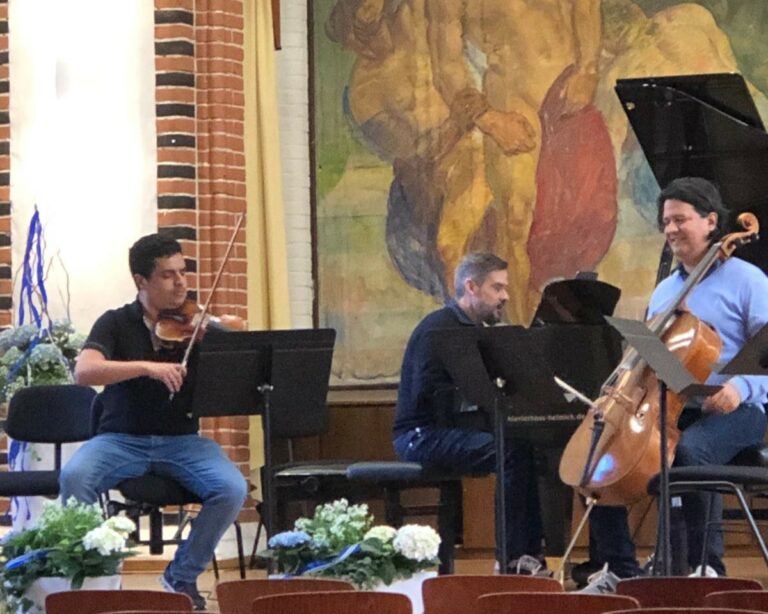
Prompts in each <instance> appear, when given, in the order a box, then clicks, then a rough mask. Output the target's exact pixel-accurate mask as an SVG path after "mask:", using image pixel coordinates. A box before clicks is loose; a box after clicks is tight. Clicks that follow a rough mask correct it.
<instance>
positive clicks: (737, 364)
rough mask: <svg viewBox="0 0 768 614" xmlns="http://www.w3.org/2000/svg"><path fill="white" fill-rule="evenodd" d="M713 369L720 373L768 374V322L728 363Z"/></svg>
mask: <svg viewBox="0 0 768 614" xmlns="http://www.w3.org/2000/svg"><path fill="white" fill-rule="evenodd" d="M714 370H715V371H716V372H717V373H720V374H721V375H768V324H766V325H765V326H763V327H762V328H761V329H760V330H759V331H757V334H756V335H755V336H754V337H752V338H751V339H750V340H749V341H747V343H746V344H745V345H744V347H743V348H741V350H739V352H738V353H737V354H736V356H734V357H733V358H731V360H730V361H729V362H728V364H726V365H725V366H718V367H715V369H714Z"/></svg>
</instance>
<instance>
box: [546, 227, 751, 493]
mask: <svg viewBox="0 0 768 614" xmlns="http://www.w3.org/2000/svg"><path fill="white" fill-rule="evenodd" d="M737 222H738V224H739V225H740V226H741V227H742V228H743V231H741V232H734V233H731V234H729V235H726V236H725V237H723V238H722V239H721V240H720V241H717V242H715V243H714V244H712V245H711V246H710V248H709V249H708V250H707V252H706V254H705V256H704V258H702V260H701V261H700V262H699V263H698V264H697V265H696V267H695V268H694V269H693V270H692V271H691V272H690V274H689V276H688V279H687V280H686V283H685V284H684V286H683V288H682V290H681V291H680V293H679V294H678V296H676V297H675V300H674V301H672V304H671V305H670V306H669V307H668V308H667V309H665V310H664V311H663V312H661V313H659V314H658V315H656V316H655V317H654V318H653V319H652V320H651V321H650V322H648V327H649V328H650V329H651V330H652V331H653V332H654V333H656V334H657V335H659V336H660V337H661V340H662V341H663V342H664V343H665V345H666V346H667V349H669V350H670V351H671V352H672V353H674V354H675V355H676V356H677V357H678V358H679V359H680V361H681V362H682V363H683V365H684V366H685V367H686V368H687V369H688V370H689V371H690V373H691V374H692V375H693V376H694V378H695V379H697V380H698V381H700V382H704V381H705V380H706V379H707V377H709V375H710V373H711V366H712V364H714V363H715V362H716V361H717V359H718V356H719V354H720V349H721V346H722V343H721V341H720V338H719V337H718V335H717V333H716V332H715V330H714V329H713V328H712V327H711V326H709V325H708V324H706V323H704V322H702V321H701V320H699V319H698V318H696V317H695V316H694V315H693V314H692V313H690V312H689V311H687V310H685V308H684V304H685V300H686V298H687V297H688V295H689V294H690V293H691V291H692V290H693V288H694V287H695V286H696V285H697V284H698V283H699V281H701V280H702V279H703V278H704V276H705V275H706V274H707V272H708V271H709V269H710V268H711V267H712V266H713V265H714V264H715V262H716V261H718V260H720V261H723V260H726V259H727V258H729V257H730V256H731V255H732V254H733V252H734V250H735V249H736V248H738V247H740V246H741V245H744V244H746V243H748V242H750V241H752V240H753V239H755V238H756V237H757V233H758V230H759V224H758V221H757V218H756V217H755V216H754V215H752V214H751V213H742V214H741V215H740V216H739V218H738V220H737ZM660 389H661V384H660V382H659V381H658V379H657V378H656V375H655V374H654V372H653V370H652V369H651V368H650V367H649V365H648V364H647V363H646V362H645V361H644V360H642V358H640V356H639V354H638V353H637V351H635V350H634V349H633V348H629V349H628V350H627V351H625V352H624V355H623V356H622V360H621V362H620V363H619V365H618V366H617V367H616V369H615V370H614V371H613V373H611V375H610V376H609V377H608V379H607V380H606V381H605V383H604V384H603V385H602V387H601V391H600V396H599V397H598V398H597V400H595V401H594V402H593V403H590V409H589V411H588V412H587V416H586V418H585V419H584V421H583V422H582V423H581V424H580V425H579V427H578V428H577V429H576V431H575V432H574V434H573V435H572V437H571V439H570V440H569V442H568V444H567V445H566V447H565V450H564V451H563V455H562V457H561V459H560V479H561V480H562V481H563V482H564V483H565V484H568V485H569V486H572V487H574V488H577V489H578V490H579V492H580V493H581V494H583V495H584V496H586V497H588V498H591V499H594V500H596V502H597V503H598V504H599V505H630V504H632V503H635V502H636V501H638V500H639V499H641V498H642V497H643V496H644V495H645V493H646V486H647V484H648V481H649V480H650V479H651V478H652V477H653V476H654V475H655V474H656V473H658V472H659V468H660V466H661V458H660V456H661V453H660V448H659V440H660V437H661V430H660V426H659V408H660ZM685 401H686V399H685V397H683V396H681V395H677V394H675V393H673V392H669V391H668V392H667V397H666V402H667V423H666V424H665V425H664V428H665V431H666V435H667V442H668V447H667V455H668V458H667V462H668V463H670V464H671V462H672V460H673V459H674V454H675V448H676V446H677V442H678V440H679V438H680V431H679V430H678V428H677V421H678V419H679V417H680V414H681V413H682V410H683V407H684V405H685ZM595 428H598V430H597V431H595V430H594V429H595Z"/></svg>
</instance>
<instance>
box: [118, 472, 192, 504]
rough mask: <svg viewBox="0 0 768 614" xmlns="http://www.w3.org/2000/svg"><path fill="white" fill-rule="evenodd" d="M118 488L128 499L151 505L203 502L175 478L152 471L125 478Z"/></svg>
mask: <svg viewBox="0 0 768 614" xmlns="http://www.w3.org/2000/svg"><path fill="white" fill-rule="evenodd" d="M117 489H118V490H119V491H120V492H121V493H122V495H123V496H124V497H125V498H126V499H129V500H131V501H141V502H144V503H149V504H150V505H158V506H163V505H187V504H189V503H202V500H201V499H200V497H198V496H196V495H195V494H193V493H192V492H190V491H188V490H187V489H186V488H184V487H183V486H182V485H181V484H179V483H178V482H177V481H176V480H174V479H173V478H169V477H166V476H162V475H154V474H151V473H148V474H147V475H143V476H141V477H138V478H130V479H128V480H123V481H122V482H120V483H119V484H118V485H117Z"/></svg>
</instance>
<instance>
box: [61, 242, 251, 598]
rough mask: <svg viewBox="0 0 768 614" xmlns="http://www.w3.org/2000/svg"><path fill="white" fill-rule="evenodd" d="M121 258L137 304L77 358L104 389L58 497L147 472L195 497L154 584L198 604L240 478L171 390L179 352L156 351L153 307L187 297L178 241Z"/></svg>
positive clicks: (242, 491) (79, 370) (98, 325)
mask: <svg viewBox="0 0 768 614" xmlns="http://www.w3.org/2000/svg"><path fill="white" fill-rule="evenodd" d="M128 261H129V266H130V271H131V274H132V276H133V280H134V282H135V284H136V289H137V291H138V296H137V297H136V300H135V301H134V302H133V303H128V304H127V305H124V306H122V307H119V308H117V309H111V310H109V311H107V312H106V313H104V314H103V315H102V316H101V317H99V318H98V319H97V320H96V322H95V324H94V325H93V328H92V329H91V332H90V334H89V335H88V339H87V340H86V342H85V345H84V346H83V350H82V351H81V352H80V355H79V356H78V359H77V365H76V367H75V379H76V381H77V383H79V384H84V385H87V386H104V391H103V392H102V393H101V395H100V396H101V402H102V405H103V413H102V415H101V420H100V422H99V425H98V433H97V434H96V436H94V437H92V438H91V439H89V440H88V441H87V442H85V444H83V446H82V447H81V448H80V449H78V451H77V452H76V453H75V454H74V456H73V457H72V458H71V459H70V460H69V462H67V463H66V464H65V465H64V467H63V469H62V472H61V478H60V483H61V496H62V498H63V499H64V500H67V499H68V498H69V497H70V496H73V497H75V498H76V499H78V500H79V501H83V502H85V503H94V502H96V501H97V500H98V496H99V494H100V493H101V492H104V491H106V490H108V489H110V488H114V487H115V485H117V484H118V483H120V482H122V481H123V480H125V479H128V478H133V477H138V476H141V475H143V474H145V473H147V472H148V471H149V470H150V469H151V470H152V471H153V472H155V473H160V474H163V475H167V476H169V477H171V478H173V479H174V480H176V481H177V482H179V483H180V484H182V485H183V486H184V487H185V488H187V489H188V490H189V491H191V492H193V493H194V494H196V495H197V496H199V497H200V499H201V500H202V501H203V505H202V508H201V510H200V512H199V514H198V515H197V517H196V518H195V522H194V523H193V524H192V529H191V531H190V533H189V536H188V537H187V538H186V540H185V541H184V542H183V543H182V544H181V545H180V546H179V548H178V549H177V550H176V555H175V556H174V559H173V560H172V561H171V562H170V563H169V564H168V567H166V569H165V572H164V573H163V575H162V576H161V577H160V583H161V585H162V586H163V587H164V588H165V589H166V590H168V591H173V592H180V593H184V594H186V595H188V596H189V597H190V598H191V599H192V602H193V605H194V608H195V609H196V610H204V609H205V599H204V598H203V596H202V595H201V594H200V593H199V591H198V590H197V577H198V576H199V575H200V574H201V573H202V572H203V571H204V570H205V568H206V566H207V565H208V563H209V562H210V561H211V559H212V557H213V551H214V548H215V547H216V545H217V544H218V542H219V539H220V538H221V536H222V535H223V534H224V531H225V530H226V529H227V527H229V526H230V525H231V524H232V522H233V521H234V520H235V518H237V515H238V513H239V512H240V509H241V507H242V505H243V501H244V500H245V495H246V484H245V480H244V479H243V476H242V475H241V473H240V470H239V469H238V468H237V467H236V466H235V465H234V464H233V463H232V462H231V461H230V460H229V458H227V455H226V454H225V453H224V451H223V450H222V449H221V446H219V444H217V443H216V442H215V441H212V440H211V439H207V438H205V437H201V436H200V435H198V428H199V425H198V419H197V418H196V417H190V416H189V415H188V411H189V407H188V405H189V402H190V400H191V399H190V398H189V396H188V395H185V394H183V392H182V394H178V395H176V393H179V392H180V391H182V383H183V380H184V377H185V376H186V375H187V374H186V368H185V367H184V366H182V364H181V355H182V354H183V348H167V347H164V346H163V344H162V343H161V342H160V340H159V339H158V337H157V335H156V334H155V323H156V321H157V319H158V316H159V314H160V312H162V311H163V310H171V309H177V308H179V307H181V306H182V305H183V304H184V302H185V301H186V299H187V279H186V272H187V269H186V264H185V261H184V256H183V255H182V251H181V245H180V244H179V242H178V241H176V240H175V239H173V238H172V237H168V236H164V235H161V234H151V235H147V236H144V237H142V238H141V239H139V240H138V241H136V243H134V244H133V246H132V247H131V248H130V250H129V253H128ZM170 393H173V394H174V395H176V396H175V398H174V399H173V401H171V400H170V399H169V397H170Z"/></svg>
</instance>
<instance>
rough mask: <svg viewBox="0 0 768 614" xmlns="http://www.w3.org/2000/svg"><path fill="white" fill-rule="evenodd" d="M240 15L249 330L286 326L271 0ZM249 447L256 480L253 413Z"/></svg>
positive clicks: (251, 3) (260, 454)
mask: <svg viewBox="0 0 768 614" xmlns="http://www.w3.org/2000/svg"><path fill="white" fill-rule="evenodd" d="M243 17H244V25H243V35H244V43H243V45H244V53H245V57H244V61H243V72H244V75H243V78H244V86H245V160H246V166H245V181H246V195H247V223H246V251H247V256H248V324H249V328H250V329H251V330H269V329H279V328H290V326H291V314H290V303H289V296H288V258H287V251H286V242H285V222H284V218H285V215H284V212H283V193H282V185H281V175H280V148H279V147H278V146H277V144H278V143H279V142H280V137H279V129H278V125H279V124H278V111H277V81H276V79H275V50H274V41H273V34H272V9H271V3H270V2H266V1H265V0H244V2H243ZM250 448H251V470H252V479H254V481H255V482H258V479H255V478H257V477H258V468H259V467H260V466H261V465H262V464H263V462H264V450H263V437H262V431H261V420H260V418H258V417H254V418H252V419H251V424H250ZM257 498H260V497H259V496H258V495H257Z"/></svg>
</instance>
